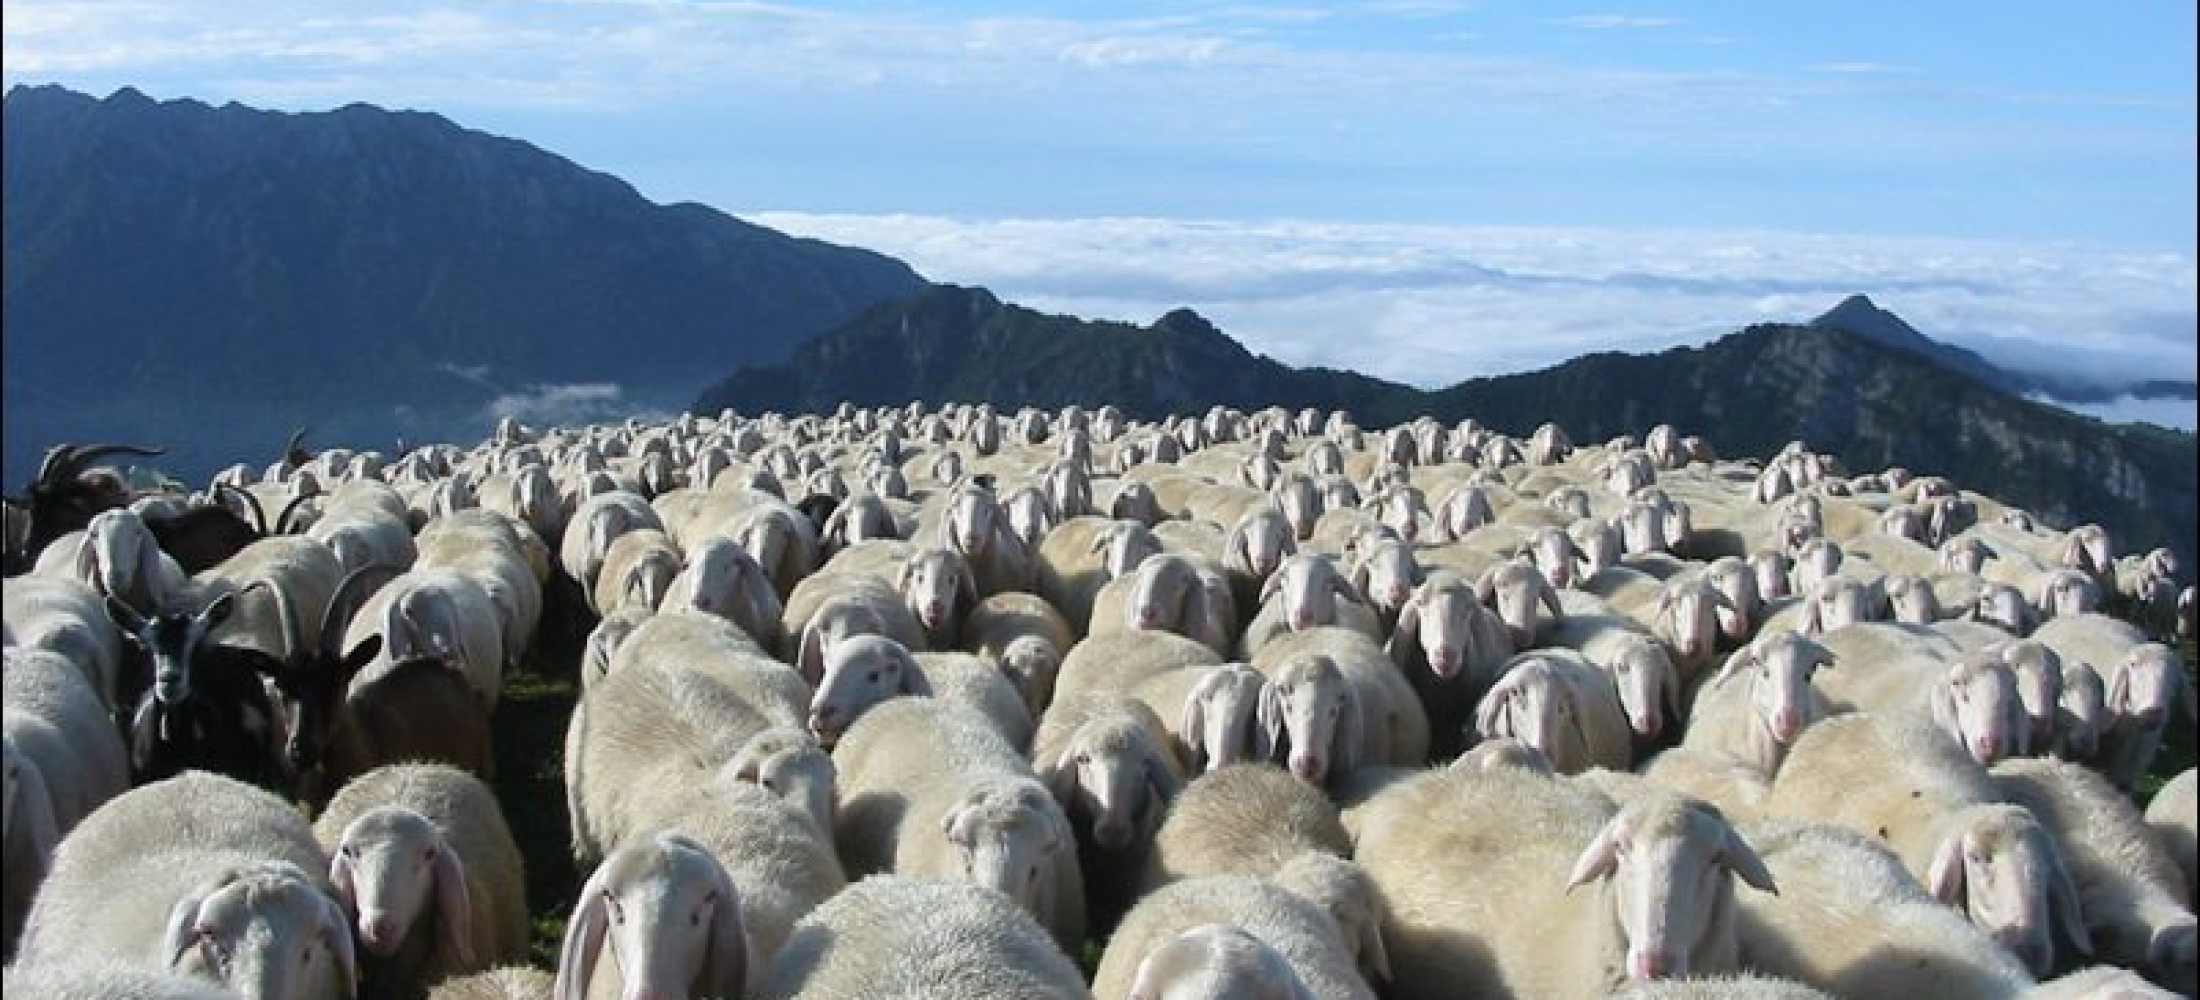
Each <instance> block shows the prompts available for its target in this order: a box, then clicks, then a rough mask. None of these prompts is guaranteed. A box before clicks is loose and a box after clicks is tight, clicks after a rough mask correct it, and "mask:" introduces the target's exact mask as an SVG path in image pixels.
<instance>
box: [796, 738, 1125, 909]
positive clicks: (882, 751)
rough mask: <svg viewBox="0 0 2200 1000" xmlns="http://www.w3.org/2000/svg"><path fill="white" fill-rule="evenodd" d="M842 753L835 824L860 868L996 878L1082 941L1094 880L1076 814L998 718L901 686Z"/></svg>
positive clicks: (849, 859) (847, 857)
mask: <svg viewBox="0 0 2200 1000" xmlns="http://www.w3.org/2000/svg"><path fill="white" fill-rule="evenodd" d="M833 754H834V760H835V761H836V763H838V764H839V767H840V807H839V811H838V813H837V814H836V816H835V821H834V828H835V836H836V838H837V841H838V845H839V848H840V857H841V861H842V863H843V864H845V865H846V866H847V868H848V871H849V872H850V874H852V875H857V876H861V875H867V874H871V873H875V872H882V871H892V872H895V873H897V874H904V875H934V876H944V877H951V878H962V879H966V880H968V881H971V882H975V883H977V884H979V885H985V886H990V887H992V888H994V889H997V890H999V891H1000V892H1002V893H1004V894H1006V895H1007V896H1008V897H1009V898H1011V899H1014V900H1016V902H1017V903H1018V905H1020V906H1022V907H1023V908H1024V909H1026V910H1028V911H1030V912H1031V913H1032V914H1033V915H1034V916H1036V917H1037V918H1038V919H1039V921H1040V922H1041V923H1042V924H1045V925H1046V927H1047V929H1048V930H1049V931H1050V932H1051V933H1053V934H1054V936H1055V939H1056V940H1058V941H1060V942H1062V946H1063V948H1065V949H1070V948H1075V947H1077V946H1078V945H1079V944H1080V943H1082V941H1083V935H1084V924H1085V901H1084V886H1083V882H1082V879H1081V878H1080V876H1079V873H1078V868H1077V851H1076V841H1075V837H1074V834H1073V833H1072V831H1071V830H1070V826H1069V820H1068V818H1067V816H1066V815H1065V814H1064V813H1063V811H1062V807H1061V805H1060V804H1058V803H1057V802H1056V801H1055V799H1054V796H1053V795H1052V794H1051V793H1050V792H1048V791H1047V789H1046V786H1045V785H1044V784H1043V783H1041V782H1040V781H1039V780H1038V778H1037V776H1036V774H1035V773H1034V772H1033V770H1032V768H1031V765H1030V764H1029V763H1028V762H1026V761H1025V759H1024V757H1023V755H1022V754H1021V753H1019V752H1018V751H1017V750H1016V748H1014V747H1012V746H1010V745H1009V744H1008V743H1007V742H1006V741H1005V740H1003V739H1002V738H1001V737H1000V735H999V734H998V733H997V732H995V731H994V729H993V726H992V724H991V723H990V722H988V721H986V720H985V719H984V718H983V717H982V716H979V715H977V714H976V713H974V712H971V711H970V710H968V709H966V708H961V707H959V706H955V705H950V704H947V703H944V702H941V701H939V700H938V699H934V698H896V699H893V700H891V701H888V702H886V703H884V704H881V705H879V706H878V707H877V708H875V709H873V710H871V711H870V712H867V713H865V714H864V716H863V717H862V718H861V719H858V720H856V723H855V724H854V725H853V726H851V727H849V729H848V732H847V733H846V734H845V735H843V736H842V738H841V740H840V743H839V745H837V746H835V747H834V750H833Z"/></svg>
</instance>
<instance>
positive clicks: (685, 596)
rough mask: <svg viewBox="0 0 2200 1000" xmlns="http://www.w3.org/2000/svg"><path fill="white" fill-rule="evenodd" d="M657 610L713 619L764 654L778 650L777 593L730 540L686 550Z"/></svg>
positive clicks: (707, 541)
mask: <svg viewBox="0 0 2200 1000" xmlns="http://www.w3.org/2000/svg"><path fill="white" fill-rule="evenodd" d="M658 608H659V609H660V610H673V609H680V608H691V609H694V610H697V611H702V612H705V613H708V614H714V615H718V616H720V617H723V618H725V619H727V620H728V621H731V622H733V623H734V624H736V625H739V626H741V630H742V631H744V632H747V633H748V634H749V638H751V639H754V640H756V643H757V645H759V646H762V647H764V648H765V649H773V648H776V647H777V646H778V645H779V627H780V625H779V619H780V612H781V610H782V609H781V608H780V606H779V594H778V592H777V591H775V590H773V589H772V580H771V577H768V576H766V575H764V568H763V567H762V566H759V565H757V563H756V560H755V559H753V558H750V556H749V554H748V552H747V551H745V550H744V549H742V548H741V546H740V545H739V544H738V543H736V542H734V541H732V540H731V539H727V538H719V537H711V538H706V539H703V540H702V541H701V542H699V543H697V544H696V546H695V547H694V548H693V549H691V550H689V551H688V552H687V555H686V561H685V563H684V564H683V565H682V566H681V567H680V572H679V573H678V574H677V575H675V576H674V577H673V578H672V582H671V584H669V585H668V586H667V587H666V589H665V594H664V598H663V599H662V600H661V601H660V602H658Z"/></svg>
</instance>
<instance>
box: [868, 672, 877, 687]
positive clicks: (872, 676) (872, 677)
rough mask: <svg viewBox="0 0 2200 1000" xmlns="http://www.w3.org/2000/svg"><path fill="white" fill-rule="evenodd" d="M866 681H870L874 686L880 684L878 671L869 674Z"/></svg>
mask: <svg viewBox="0 0 2200 1000" xmlns="http://www.w3.org/2000/svg"><path fill="white" fill-rule="evenodd" d="M865 679H866V680H867V681H869V682H870V683H872V684H876V683H878V671H876V670H873V671H871V673H870V674H869V676H868V677H866V678H865Z"/></svg>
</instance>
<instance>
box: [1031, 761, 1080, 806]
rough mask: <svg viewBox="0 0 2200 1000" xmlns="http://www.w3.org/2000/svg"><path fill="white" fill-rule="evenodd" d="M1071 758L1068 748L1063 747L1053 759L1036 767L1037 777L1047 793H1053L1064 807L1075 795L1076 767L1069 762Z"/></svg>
mask: <svg viewBox="0 0 2200 1000" xmlns="http://www.w3.org/2000/svg"><path fill="white" fill-rule="evenodd" d="M1071 758H1072V754H1071V753H1070V750H1069V749H1068V748H1064V749H1063V751H1062V752H1061V753H1059V754H1056V755H1055V756H1054V758H1053V759H1051V760H1048V761H1046V762H1044V763H1042V764H1040V765H1039V767H1038V768H1037V770H1038V772H1039V779H1040V780H1041V781H1043V782H1045V783H1046V786H1047V792H1048V794H1051V795H1053V796H1054V801H1056V802H1059V803H1061V804H1062V808H1064V809H1067V808H1069V804H1070V802H1071V800H1073V799H1075V798H1076V797H1077V789H1078V781H1077V771H1078V769H1077V765H1075V764H1073V763H1070V760H1071Z"/></svg>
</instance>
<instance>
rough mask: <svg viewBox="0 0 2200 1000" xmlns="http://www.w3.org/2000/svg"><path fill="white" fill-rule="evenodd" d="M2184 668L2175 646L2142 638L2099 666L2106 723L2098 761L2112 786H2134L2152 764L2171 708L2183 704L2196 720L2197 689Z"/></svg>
mask: <svg viewBox="0 0 2200 1000" xmlns="http://www.w3.org/2000/svg"><path fill="white" fill-rule="evenodd" d="M2186 669H2187V668H2186V666H2185V662H2184V658H2183V657H2182V656H2180V655H2178V653H2177V651H2176V650H2173V649H2171V648H2169V647H2168V646H2166V645H2163V644H2162V643H2159V642H2146V643H2140V644H2139V645H2137V646H2133V647H2132V648H2131V649H2129V650H2127V651H2126V652H2125V653H2124V655H2123V656H2122V657H2121V658H2119V659H2116V660H2113V661H2110V665H2109V666H2107V667H2106V668H2104V669H2103V670H2102V671H2101V673H2102V677H2101V681H2102V683H2103V684H2104V685H2105V686H2106V687H2107V701H2106V702H2105V704H2106V707H2107V709H2108V713H2109V725H2108V729H2107V730H2106V731H2105V732H2103V733H2102V734H2101V755H2100V762H2099V765H2100V769H2101V773H2103V774H2106V775H2107V776H2108V778H2109V780H2111V781H2113V782H2115V783H2116V787H2118V788H2126V789H2128V788H2130V787H2132V786H2133V785H2134V784H2136V783H2137V782H2138V780H2139V776H2140V775H2142V774H2145V773H2146V772H2147V768H2148V767H2150V766H2151V765H2152V764H2153V763H2154V754H2155V751H2156V750H2158V749H2160V747H2161V745H2162V734H2163V733H2164V732H2166V731H2167V730H2168V729H2169V716H2170V713H2171V712H2173V711H2177V710H2178V708H2179V707H2182V709H2183V711H2184V713H2185V717H2186V718H2187V719H2188V720H2191V719H2200V691H2196V690H2195V688H2194V684H2193V681H2192V678H2191V677H2190V676H2188V675H2187V673H2186Z"/></svg>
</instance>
